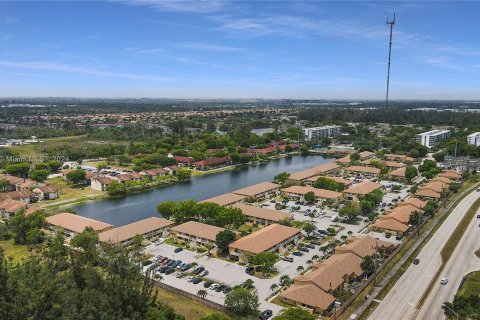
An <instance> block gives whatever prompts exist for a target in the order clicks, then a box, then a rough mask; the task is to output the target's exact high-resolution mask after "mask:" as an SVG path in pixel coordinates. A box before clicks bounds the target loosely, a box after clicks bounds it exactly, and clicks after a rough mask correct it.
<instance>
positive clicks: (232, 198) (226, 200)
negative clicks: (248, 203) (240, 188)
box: [200, 193, 247, 206]
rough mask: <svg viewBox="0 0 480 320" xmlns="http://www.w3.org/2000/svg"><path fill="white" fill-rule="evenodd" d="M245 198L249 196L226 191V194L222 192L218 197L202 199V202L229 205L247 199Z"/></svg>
mask: <svg viewBox="0 0 480 320" xmlns="http://www.w3.org/2000/svg"><path fill="white" fill-rule="evenodd" d="M245 198H247V197H246V196H242V195H240V194H235V193H225V194H221V195H219V196H216V197H213V198H210V199H206V200H203V201H200V203H204V202H213V203H216V204H218V205H219V206H228V205H231V204H232V203H236V202H238V201H242V200H245Z"/></svg>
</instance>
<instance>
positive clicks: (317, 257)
mask: <svg viewBox="0 0 480 320" xmlns="http://www.w3.org/2000/svg"><path fill="white" fill-rule="evenodd" d="M312 260H313V261H318V260H320V256H319V255H318V254H315V255H314V256H313V257H312Z"/></svg>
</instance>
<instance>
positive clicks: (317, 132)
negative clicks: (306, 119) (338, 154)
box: [303, 126, 342, 140]
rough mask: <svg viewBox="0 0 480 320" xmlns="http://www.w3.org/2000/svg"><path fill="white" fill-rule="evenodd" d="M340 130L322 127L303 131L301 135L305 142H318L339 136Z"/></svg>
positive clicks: (338, 128) (334, 127)
mask: <svg viewBox="0 0 480 320" xmlns="http://www.w3.org/2000/svg"><path fill="white" fill-rule="evenodd" d="M341 130H342V127H340V126H324V127H315V128H305V129H303V134H304V135H305V138H306V139H307V140H320V139H322V138H326V137H333V136H336V135H339V134H340V132H341Z"/></svg>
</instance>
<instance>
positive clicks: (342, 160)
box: [335, 156, 352, 164]
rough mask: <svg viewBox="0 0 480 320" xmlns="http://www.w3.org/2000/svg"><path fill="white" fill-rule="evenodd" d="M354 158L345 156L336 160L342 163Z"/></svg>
mask: <svg viewBox="0 0 480 320" xmlns="http://www.w3.org/2000/svg"><path fill="white" fill-rule="evenodd" d="M351 161H352V160H351V159H350V156H345V157H343V158H339V159H336V160H335V162H338V163H342V164H347V163H350V162H351Z"/></svg>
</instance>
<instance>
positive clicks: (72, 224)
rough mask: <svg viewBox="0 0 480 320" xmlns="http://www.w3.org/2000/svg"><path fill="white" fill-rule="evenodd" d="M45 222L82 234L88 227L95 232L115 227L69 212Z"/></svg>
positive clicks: (51, 217) (48, 218)
mask: <svg viewBox="0 0 480 320" xmlns="http://www.w3.org/2000/svg"><path fill="white" fill-rule="evenodd" d="M45 221H46V222H47V223H49V224H51V225H54V226H57V227H61V228H64V229H67V230H70V231H73V232H76V233H81V232H83V230H85V229H86V228H87V227H90V228H92V229H93V230H95V231H104V230H108V229H110V228H111V227H113V226H112V225H111V224H109V223H105V222H101V221H98V220H93V219H89V218H85V217H82V216H79V215H76V214H71V213H68V212H63V213H59V214H56V215H53V216H49V217H46V218H45Z"/></svg>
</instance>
